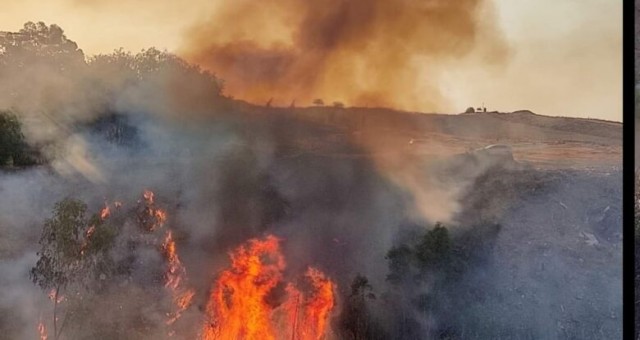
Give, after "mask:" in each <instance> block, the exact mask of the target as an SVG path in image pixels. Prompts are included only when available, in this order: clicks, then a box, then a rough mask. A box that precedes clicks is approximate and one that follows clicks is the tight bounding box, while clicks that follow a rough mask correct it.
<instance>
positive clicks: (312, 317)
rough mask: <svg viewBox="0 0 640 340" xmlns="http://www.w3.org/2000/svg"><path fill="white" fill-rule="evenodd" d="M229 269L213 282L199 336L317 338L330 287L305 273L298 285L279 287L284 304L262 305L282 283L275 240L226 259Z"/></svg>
mask: <svg viewBox="0 0 640 340" xmlns="http://www.w3.org/2000/svg"><path fill="white" fill-rule="evenodd" d="M230 256H231V268H230V269H227V270H225V271H223V272H222V273H221V274H220V276H219V277H218V279H217V281H216V282H215V284H214V286H213V288H212V290H211V293H210V296H209V301H208V303H207V307H206V312H207V317H208V319H207V322H206V324H205V325H204V327H203V330H202V332H201V338H202V339H204V340H213V339H225V340H226V339H229V340H231V339H234V340H235V339H245V340H253V339H255V340H258V339H259V340H269V339H274V340H275V339H305V340H306V339H309V340H311V339H313V340H318V339H323V338H324V337H325V335H326V332H327V319H328V317H329V314H330V313H331V310H332V309H333V307H334V305H335V299H334V295H333V291H334V283H333V282H331V280H329V279H328V278H326V277H325V275H324V274H323V273H322V272H320V271H319V270H317V269H315V268H308V270H307V272H306V273H305V275H304V278H303V280H301V281H302V282H301V284H300V286H302V287H296V286H295V285H294V284H292V283H287V284H286V286H285V290H284V291H285V293H284V294H285V296H284V301H283V302H281V303H279V304H275V303H269V302H267V300H268V299H269V297H270V294H273V293H274V289H276V288H277V286H278V285H280V284H283V280H282V279H283V276H282V272H283V270H284V268H285V266H286V265H285V260H284V257H283V255H282V254H281V252H280V245H279V240H278V239H277V238H276V237H274V236H267V237H266V238H265V239H264V240H258V239H252V240H249V241H248V242H247V243H246V244H245V245H242V246H240V247H238V248H237V249H236V250H235V251H233V252H232V253H231V254H230Z"/></svg>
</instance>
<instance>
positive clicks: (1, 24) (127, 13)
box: [0, 0, 622, 121]
mask: <svg viewBox="0 0 640 340" xmlns="http://www.w3.org/2000/svg"><path fill="white" fill-rule="evenodd" d="M220 1H223V0H192V1H190V3H189V4H188V5H185V4H184V2H179V1H170V0H88V1H85V0H47V1H42V0H22V1H15V0H0V8H2V10H1V11H0V30H3V31H17V30H19V29H20V28H21V27H22V25H23V24H24V23H25V22H27V21H44V22H45V23H47V24H54V23H55V24H57V25H59V26H60V27H62V28H63V29H64V30H65V33H66V35H67V37H68V38H69V39H71V40H73V41H75V42H77V43H78V45H79V46H80V48H82V49H83V50H84V52H85V53H86V54H88V55H92V54H97V53H108V52H111V51H113V50H114V49H116V48H119V47H123V48H124V49H126V50H130V51H133V52H137V51H139V50H141V49H143V48H148V47H151V46H155V47H157V48H160V49H167V50H169V51H176V50H178V49H179V47H180V46H181V42H182V41H183V39H182V37H183V36H184V34H186V31H187V30H188V28H189V27H191V26H192V25H193V23H194V22H197V21H203V20H205V19H206V18H207V16H208V14H209V13H210V11H212V10H213V9H214V8H215V3H216V2H220ZM229 1H231V0H229ZM233 1H239V0H233ZM493 2H494V6H495V8H496V9H497V15H498V18H497V20H498V25H499V27H500V28H501V29H502V32H503V34H504V37H505V39H506V40H507V43H508V44H509V45H510V46H511V55H510V58H509V63H508V64H507V65H506V66H504V67H501V68H498V69H495V68H491V69H484V68H479V67H478V65H477V63H474V64H471V63H469V64H468V65H467V64H466V63H465V61H464V60H462V61H459V62H457V64H455V65H451V67H448V68H445V69H442V70H441V71H440V72H439V73H438V74H437V77H438V78H439V81H440V84H441V88H442V91H443V93H444V95H445V96H446V98H447V99H448V100H449V102H450V103H451V104H450V112H451V113H457V112H461V111H462V110H464V109H465V108H466V107H468V106H480V105H481V104H482V103H485V105H486V106H487V108H488V109H489V110H500V111H514V110H518V109H529V110H532V111H534V112H536V113H540V114H545V115H551V116H572V117H589V118H600V119H608V120H615V121H621V120H622V0H536V1H531V0H493ZM431 76H433V75H431Z"/></svg>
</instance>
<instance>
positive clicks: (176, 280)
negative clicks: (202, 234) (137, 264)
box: [162, 231, 195, 325]
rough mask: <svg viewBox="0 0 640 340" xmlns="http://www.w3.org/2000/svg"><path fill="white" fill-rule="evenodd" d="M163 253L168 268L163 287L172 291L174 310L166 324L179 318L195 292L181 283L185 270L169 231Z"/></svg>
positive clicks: (163, 245)
mask: <svg viewBox="0 0 640 340" xmlns="http://www.w3.org/2000/svg"><path fill="white" fill-rule="evenodd" d="M162 249H163V253H164V255H165V258H166V259H167V262H169V268H168V270H167V273H166V274H165V278H166V281H165V287H167V288H169V290H170V291H171V293H172V298H173V303H174V305H175V307H176V310H175V311H174V312H173V313H170V314H169V315H168V316H169V319H168V320H167V325H171V324H173V323H174V322H176V320H178V319H179V318H180V316H181V315H182V313H183V312H184V311H185V310H186V309H187V308H189V306H190V305H191V301H192V299H193V296H194V295H195V292H194V291H193V290H192V289H186V288H184V285H181V283H182V281H183V280H184V278H185V277H186V274H187V272H186V270H185V268H184V266H183V265H182V263H181V262H180V258H179V257H178V254H177V252H176V243H175V241H174V240H173V234H172V233H171V231H167V235H166V237H165V240H164V243H163V244H162Z"/></svg>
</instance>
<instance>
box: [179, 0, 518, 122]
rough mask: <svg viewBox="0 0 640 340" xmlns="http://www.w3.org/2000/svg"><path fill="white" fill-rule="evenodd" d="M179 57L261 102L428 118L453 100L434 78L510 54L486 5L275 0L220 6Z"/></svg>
mask: <svg viewBox="0 0 640 340" xmlns="http://www.w3.org/2000/svg"><path fill="white" fill-rule="evenodd" d="M267 13H268V15H267ZM179 53H180V54H181V55H183V56H185V57H186V58H187V60H190V61H192V62H195V63H197V64H199V65H202V66H204V67H206V68H207V69H209V70H212V71H213V72H216V73H217V74H219V75H221V77H222V78H223V79H225V86H226V91H227V93H229V94H230V95H233V96H235V97H237V98H241V99H245V100H249V101H252V102H255V103H259V104H262V103H264V102H266V101H267V100H269V99H270V98H273V99H274V103H278V104H280V105H288V104H289V103H290V102H291V101H294V100H295V101H297V102H298V103H310V102H311V100H313V99H314V98H323V99H324V100H325V101H328V102H332V101H341V102H346V103H347V104H348V105H354V106H376V107H380V106H386V107H393V108H396V109H405V110H422V111H425V110H438V109H442V108H443V105H444V104H445V103H446V98H445V96H444V94H443V93H442V92H441V91H440V89H439V86H438V85H437V80H436V78H437V75H438V72H439V71H440V69H441V68H445V67H447V65H451V64H447V63H448V62H451V61H455V60H458V59H459V58H462V57H464V56H469V55H471V56H472V58H471V60H476V61H478V62H482V63H483V64H484V65H485V66H488V65H501V64H503V63H505V62H506V60H507V57H508V48H507V45H506V43H505V41H504V40H503V38H502V35H501V33H500V31H499V30H498V28H497V27H496V25H495V21H494V10H493V8H492V4H491V2H489V1H482V0H463V1H454V2H452V1H440V0H433V1H414V0H403V1H399V2H390V1H383V0H375V1H369V0H360V1H343V0H332V1H321V2H318V1H302V0H278V1H266V2H265V1H257V2H256V1H251V2H249V1H243V2H220V3H218V6H217V7H216V8H214V9H212V13H211V15H210V17H209V18H207V20H205V21H203V22H201V23H199V24H196V25H194V27H193V29H191V30H190V31H189V32H188V34H186V35H185V42H184V44H183V47H182V48H181V49H180V52H179Z"/></svg>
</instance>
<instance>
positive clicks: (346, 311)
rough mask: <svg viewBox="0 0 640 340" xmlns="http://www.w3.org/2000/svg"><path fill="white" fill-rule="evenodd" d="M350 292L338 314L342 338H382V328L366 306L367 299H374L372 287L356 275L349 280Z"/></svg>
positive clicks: (356, 339) (354, 339) (353, 339)
mask: <svg viewBox="0 0 640 340" xmlns="http://www.w3.org/2000/svg"><path fill="white" fill-rule="evenodd" d="M350 288H351V289H350V293H349V296H348V297H347V299H346V301H345V302H344V305H343V308H342V313H341V315H340V329H341V331H342V332H343V338H346V339H351V340H360V339H384V338H385V336H384V335H383V331H382V329H380V327H379V326H378V324H377V323H376V322H375V320H374V319H373V318H372V316H371V314H370V312H369V311H368V308H367V303H368V301H371V300H375V299H376V295H375V294H374V293H373V287H372V286H371V284H370V283H369V280H368V279H367V278H366V277H365V276H363V275H360V274H358V275H356V277H355V278H354V279H353V281H352V282H351V287H350Z"/></svg>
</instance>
